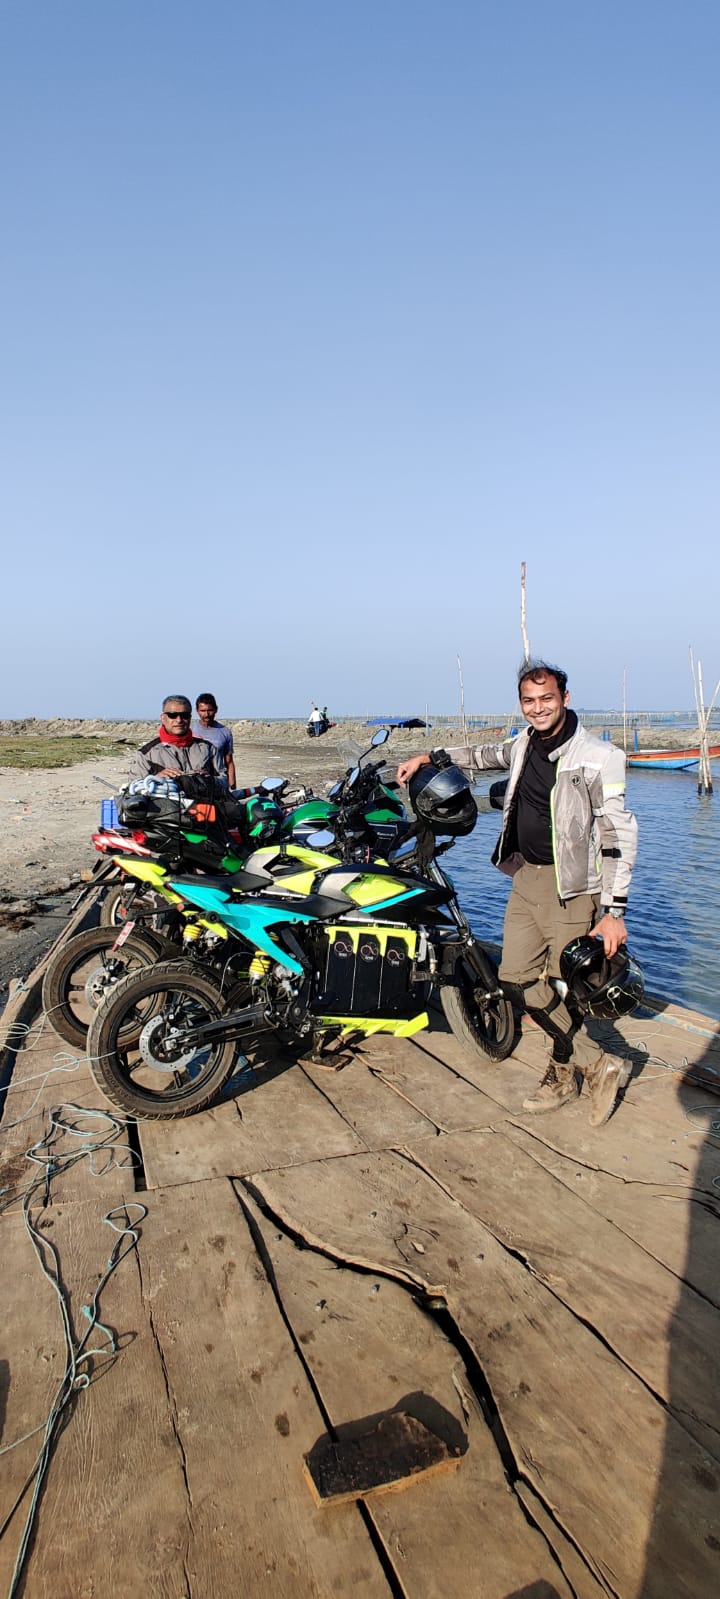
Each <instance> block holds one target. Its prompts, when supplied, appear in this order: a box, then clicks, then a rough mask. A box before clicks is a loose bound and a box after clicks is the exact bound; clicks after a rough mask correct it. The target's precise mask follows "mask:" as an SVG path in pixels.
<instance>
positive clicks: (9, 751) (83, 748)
mask: <svg viewBox="0 0 720 1599" xmlns="http://www.w3.org/2000/svg"><path fill="white" fill-rule="evenodd" d="M108 755H116V756H119V757H121V758H122V759H123V760H124V761H125V762H126V763H127V761H128V759H129V755H130V746H129V745H127V744H117V743H115V741H114V739H110V738H80V737H78V736H72V735H71V736H70V737H68V738H62V737H58V738H47V737H43V735H42V734H38V736H37V737H36V738H33V737H31V738H25V737H22V736H21V735H19V734H18V735H17V736H13V735H11V736H10V737H9V738H8V737H6V738H2V737H0V767H1V766H13V767H16V768H18V767H19V768H20V769H21V770H22V771H25V772H27V771H40V770H42V771H46V772H47V771H52V770H53V769H54V768H55V767H58V766H75V765H76V764H77V762H78V761H98V760H104V759H105V758H106V757H107V756H108Z"/></svg>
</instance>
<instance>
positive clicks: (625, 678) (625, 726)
mask: <svg viewBox="0 0 720 1599" xmlns="http://www.w3.org/2000/svg"><path fill="white" fill-rule="evenodd" d="M623 749H624V751H625V754H626V755H627V667H626V666H624V667H623Z"/></svg>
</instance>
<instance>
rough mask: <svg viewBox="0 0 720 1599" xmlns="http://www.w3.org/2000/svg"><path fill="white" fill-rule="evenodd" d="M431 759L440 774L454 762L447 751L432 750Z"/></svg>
mask: <svg viewBox="0 0 720 1599" xmlns="http://www.w3.org/2000/svg"><path fill="white" fill-rule="evenodd" d="M430 759H431V761H432V763H433V766H436V767H437V769H438V771H439V772H441V771H442V769H443V767H444V766H452V761H451V759H450V756H449V755H448V752H447V750H431V751H430Z"/></svg>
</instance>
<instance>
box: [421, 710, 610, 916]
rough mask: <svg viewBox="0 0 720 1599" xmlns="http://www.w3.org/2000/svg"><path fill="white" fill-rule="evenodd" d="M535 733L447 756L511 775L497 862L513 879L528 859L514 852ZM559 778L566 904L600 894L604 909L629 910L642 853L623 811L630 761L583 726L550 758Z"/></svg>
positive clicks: (555, 820) (557, 830) (553, 806)
mask: <svg viewBox="0 0 720 1599" xmlns="http://www.w3.org/2000/svg"><path fill="white" fill-rule="evenodd" d="M529 740H530V728H524V729H523V731H522V733H519V734H518V736H517V738H515V739H512V740H510V741H508V742H506V743H504V744H497V745H495V744H481V745H479V746H478V747H477V748H476V749H473V748H471V747H470V746H465V747H462V748H456V749H452V750H448V755H449V756H450V758H451V760H453V761H455V762H456V763H457V764H458V765H459V766H470V767H473V768H474V769H476V770H477V771H488V770H491V771H492V770H498V769H499V770H507V769H508V768H509V770H510V777H509V781H508V786H507V793H506V795H505V803H504V805H503V819H502V829H501V832H500V837H499V839H498V841H497V845H496V847H495V850H494V852H493V857H492V859H493V862H494V864H495V865H496V866H498V867H499V869H500V871H501V872H507V873H508V874H509V875H510V876H512V874H513V873H514V872H516V871H517V869H518V867H519V866H522V864H523V858H522V856H521V855H519V854H518V853H517V852H513V851H512V850H511V849H510V835H511V829H510V823H511V820H512V816H513V810H514V805H515V795H516V792H517V786H518V782H519V780H520V774H521V772H522V769H523V766H524V764H525V757H526V755H527V752H528V743H529ZM550 760H551V761H557V775H556V778H555V783H554V785H553V788H552V790H551V794H550V818H551V827H552V842H553V859H554V862H555V879H556V882H557V890H558V895H559V897H560V899H563V900H566V899H574V898H575V896H576V895H577V894H600V896H601V903H602V904H603V905H618V906H620V907H621V908H624V906H625V904H626V901H627V897H628V890H629V887H630V876H631V873H632V869H633V866H634V864H635V856H636V854H637V822H636V820H635V817H634V816H633V814H632V811H628V810H626V808H625V756H624V754H623V752H622V750H619V749H617V748H616V746H615V745H614V744H610V743H607V742H606V741H605V740H604V739H600V738H596V737H595V734H594V733H589V732H588V731H587V729H586V728H584V727H583V726H582V724H581V723H578V725H577V727H576V729H575V732H574V733H573V735H572V737H571V738H569V739H568V741H567V743H566V744H561V745H560V747H559V749H556V750H552V751H551V752H550Z"/></svg>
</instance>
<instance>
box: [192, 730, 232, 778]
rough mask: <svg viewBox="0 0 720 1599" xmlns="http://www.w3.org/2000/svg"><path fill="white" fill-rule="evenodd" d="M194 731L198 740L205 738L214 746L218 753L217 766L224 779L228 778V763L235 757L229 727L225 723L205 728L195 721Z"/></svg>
mask: <svg viewBox="0 0 720 1599" xmlns="http://www.w3.org/2000/svg"><path fill="white" fill-rule="evenodd" d="M192 730H193V733H194V734H195V737H196V738H204V739H205V741H206V743H208V744H212V745H214V747H215V750H216V752H217V764H218V766H219V767H220V770H221V772H222V774H223V776H224V777H227V761H228V760H231V759H232V756H233V736H232V733H231V732H230V729H229V727H226V726H225V723H224V722H216V723H215V726H214V727H203V724H202V722H199V721H197V720H196V721H193V723H192Z"/></svg>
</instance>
